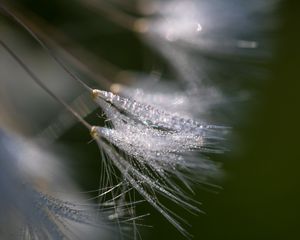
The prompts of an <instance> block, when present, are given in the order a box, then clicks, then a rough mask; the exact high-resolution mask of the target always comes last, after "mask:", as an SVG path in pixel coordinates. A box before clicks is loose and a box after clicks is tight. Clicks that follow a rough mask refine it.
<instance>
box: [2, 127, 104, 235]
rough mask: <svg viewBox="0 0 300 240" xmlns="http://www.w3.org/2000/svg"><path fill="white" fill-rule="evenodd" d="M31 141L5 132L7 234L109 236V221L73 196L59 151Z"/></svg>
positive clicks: (4, 229)
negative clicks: (58, 159) (54, 152)
mask: <svg viewBox="0 0 300 240" xmlns="http://www.w3.org/2000/svg"><path fill="white" fill-rule="evenodd" d="M28 141H29V140H27V141H25V140H23V139H20V138H19V137H16V136H14V135H12V134H8V133H7V132H4V131H3V130H1V131H0V171H1V174H0V191H1V198H0V211H1V216H0V237H1V239H55V240H59V239H96V238H97V237H99V235H100V236H101V237H103V238H107V237H108V231H107V230H106V229H105V223H104V221H103V220H101V218H100V217H99V216H97V214H96V213H95V212H94V213H93V212H92V208H90V207H89V206H88V205H84V204H80V202H81V200H80V198H79V197H75V196H74V195H72V196H71V195H70V193H69V191H71V189H74V186H72V185H73V184H71V183H70V180H68V178H67V177H66V173H65V172H64V170H63V169H61V168H58V166H60V165H59V164H58V165H56V164H55V162H56V160H55V158H54V156H51V155H50V154H49V153H47V152H46V151H43V150H42V149H41V148H40V147H38V146H36V145H34V144H32V143H28ZM53 184H55V185H53ZM61 186H65V187H66V186H67V187H69V188H68V193H66V191H65V193H64V194H63V193H62V192H60V191H59V189H61ZM56 191H58V192H56ZM50 194H51V195H50Z"/></svg>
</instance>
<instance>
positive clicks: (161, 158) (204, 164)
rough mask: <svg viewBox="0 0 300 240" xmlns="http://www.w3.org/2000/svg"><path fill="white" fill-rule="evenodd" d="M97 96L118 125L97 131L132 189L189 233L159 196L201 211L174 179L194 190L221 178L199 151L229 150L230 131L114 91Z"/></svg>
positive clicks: (109, 116) (107, 151)
mask: <svg viewBox="0 0 300 240" xmlns="http://www.w3.org/2000/svg"><path fill="white" fill-rule="evenodd" d="M93 97H94V99H95V101H96V102H97V103H98V104H99V105H100V106H101V108H102V109H103V110H104V112H105V114H106V116H107V118H108V120H110V122H111V123H112V126H113V127H112V128H106V127H93V128H92V136H93V137H94V139H95V140H96V141H97V143H98V144H99V146H100V148H101V150H103V151H104V152H105V153H106V155H107V156H108V157H109V159H110V160H111V161H112V163H113V164H114V165H115V167H116V168H117V169H118V170H119V171H120V172H121V174H122V175H123V176H124V178H125V179H126V180H127V181H128V182H129V183H130V185H131V186H132V187H133V188H135V189H136V190H137V191H138V192H139V193H140V194H141V195H142V196H143V197H144V198H145V199H146V200H147V201H148V202H149V203H150V204H151V205H152V206H153V207H154V208H155V209H156V210H158V211H159V212H160V213H161V214H162V215H163V216H164V217H165V218H166V219H167V220H168V221H170V222H171V223H172V224H173V225H174V226H175V227H176V228H177V229H178V230H179V231H180V232H182V233H183V234H184V235H186V234H187V233H186V231H185V230H184V228H183V227H182V226H181V225H180V223H179V222H177V220H176V217H175V215H174V214H173V213H172V212H171V211H170V210H168V209H167V208H166V207H165V206H164V205H162V204H161V203H160V202H159V200H158V199H157V198H156V196H155V194H154V192H157V193H158V194H161V195H163V196H165V197H167V198H169V199H170V200H172V201H174V202H175V203H177V204H179V205H181V206H183V207H185V208H186V209H187V210H190V211H192V212H199V211H200V210H199V209H198V208H197V207H196V206H195V204H193V201H192V200H191V199H190V198H189V197H188V195H187V194H186V193H185V191H184V190H182V188H181V187H180V184H179V185H178V184H176V183H175V182H176V181H174V178H175V179H177V180H179V181H181V182H182V183H183V184H184V185H185V186H186V187H187V188H188V189H190V190H191V181H190V180H191V179H193V183H196V182H198V183H199V182H201V183H205V182H207V181H209V179H210V178H211V177H215V176H218V174H220V171H219V167H218V165H217V164H215V163H214V162H212V161H210V160H208V159H207V157H205V156H204V155H203V156H202V157H201V156H199V153H212V152H213V153H220V152H223V151H225V149H224V146H223V143H224V140H225V136H226V133H227V132H228V128H226V127H221V126H213V125H203V124H200V123H198V122H197V121H195V120H192V119H188V118H181V117H178V116H177V115H174V114H172V113H170V112H167V111H163V110H160V109H157V108H155V107H152V106H150V105H146V104H142V103H139V102H137V101H134V100H131V99H128V98H123V97H120V96H118V95H115V94H113V93H110V92H105V91H100V90H94V91H93ZM124 154H125V155H124Z"/></svg>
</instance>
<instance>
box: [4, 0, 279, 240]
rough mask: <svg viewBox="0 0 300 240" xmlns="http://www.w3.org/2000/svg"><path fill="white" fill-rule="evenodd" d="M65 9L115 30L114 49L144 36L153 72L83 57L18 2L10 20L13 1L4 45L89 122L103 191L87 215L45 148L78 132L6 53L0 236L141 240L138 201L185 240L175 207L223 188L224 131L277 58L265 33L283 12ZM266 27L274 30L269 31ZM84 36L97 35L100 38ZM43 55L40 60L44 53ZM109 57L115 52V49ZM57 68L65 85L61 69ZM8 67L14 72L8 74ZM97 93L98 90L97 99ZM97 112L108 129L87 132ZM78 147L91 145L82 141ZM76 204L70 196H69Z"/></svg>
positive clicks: (263, 7)
mask: <svg viewBox="0 0 300 240" xmlns="http://www.w3.org/2000/svg"><path fill="white" fill-rule="evenodd" d="M33 2H34V1H33ZM66 2H69V1H66ZM225 2H226V3H225ZM70 3H72V9H71V10H70V11H72V12H73V11H74V12H73V14H75V12H76V8H78V9H80V12H82V9H84V10H85V11H86V12H87V13H89V12H91V13H93V16H94V17H93V18H92V17H91V19H92V20H94V18H95V19H97V21H100V22H101V21H103V22H104V23H106V22H107V26H105V27H103V26H102V27H103V31H104V32H105V37H106V38H108V39H110V37H111V38H112V39H113V38H114V34H115V35H118V34H119V33H122V34H124V33H126V34H128V32H129V34H135V35H136V36H138V39H140V41H141V42H142V43H143V44H144V48H145V49H147V51H148V52H149V53H151V54H149V56H148V55H146V56H145V59H146V60H147V62H151V63H150V67H149V66H147V67H141V66H140V67H137V68H133V69H126V71H125V70H123V69H122V68H126V67H119V66H116V65H117V64H116V65H114V64H115V63H114V61H113V60H111V62H109V61H108V60H106V59H105V58H108V59H113V57H110V56H106V55H105V54H103V55H102V54H101V53H96V52H94V51H93V49H92V47H90V48H89V47H86V48H85V47H82V46H81V44H80V40H76V38H74V37H72V33H65V34H64V33H63V31H59V30H58V29H59V28H56V27H55V26H52V25H51V21H50V22H47V21H43V20H42V18H41V17H38V16H37V15H35V14H34V13H33V12H30V11H29V10H28V9H27V8H26V7H25V8H24V6H22V4H21V3H20V2H19V1H12V3H10V4H9V5H8V7H7V6H6V7H5V5H6V4H7V3H6V1H3V3H2V1H1V2H0V6H1V12H3V19H5V21H6V22H5V23H3V24H2V23H1V27H2V28H1V31H2V32H1V41H3V42H5V43H7V45H9V47H10V48H12V49H13V51H14V52H17V53H18V54H17V55H18V56H19V57H20V59H22V60H23V61H24V62H26V63H28V65H29V64H30V67H29V69H32V71H33V72H34V73H35V72H36V74H37V76H40V77H36V79H39V78H41V80H38V81H41V82H43V84H45V85H46V86H47V87H46V88H47V89H53V90H49V91H50V92H52V93H53V95H55V96H56V97H57V98H58V99H61V100H60V101H61V102H64V103H65V102H66V103H67V105H68V106H69V107H70V108H71V113H72V112H73V115H75V117H76V115H77V114H78V115H81V116H82V117H86V116H87V115H88V114H90V116H89V121H88V122H87V121H86V120H83V119H82V120H81V122H83V123H84V125H85V127H87V128H88V130H89V131H90V134H91V136H92V139H94V140H95V141H96V142H97V144H98V146H99V148H100V152H101V159H100V160H101V164H102V166H101V176H100V187H99V188H100V190H99V193H98V195H97V196H96V198H95V199H96V200H97V199H98V202H97V204H95V205H94V204H91V203H90V202H89V204H87V202H86V201H84V199H83V197H82V196H78V194H76V192H79V191H78V190H77V191H76V187H74V186H75V184H74V185H73V184H72V181H71V180H70V179H69V178H68V177H67V173H66V171H64V168H63V167H61V166H62V165H63V162H64V161H65V160H63V159H60V158H59V159H56V157H53V156H52V153H51V154H50V153H49V150H47V151H44V150H43V149H44V148H43V147H41V146H40V144H37V142H43V143H45V142H46V143H47V144H48V145H50V146H53V145H54V143H53V142H55V141H57V139H59V138H60V137H61V136H62V135H64V134H65V133H66V132H68V131H71V132H72V131H74V132H75V131H76V130H72V129H71V130H70V128H71V127H72V126H73V125H74V123H75V121H74V119H75V118H74V119H72V114H70V113H66V112H65V109H63V108H61V106H57V105H56V104H55V103H53V102H51V101H49V99H48V98H50V97H49V96H47V94H44V92H43V90H42V89H41V88H39V87H38V86H37V85H36V83H37V82H36V80H35V81H32V79H27V78H28V76H24V75H25V73H24V71H23V70H24V67H23V70H22V68H20V66H18V67H15V65H14V64H16V63H15V62H12V61H10V62H9V63H7V62H5V61H6V59H10V60H11V59H12V58H11V56H9V54H7V52H6V53H5V51H2V49H1V59H0V60H1V65H2V62H4V63H3V66H1V72H3V74H1V82H0V84H1V95H0V100H1V106H0V111H1V120H0V123H1V126H0V127H1V129H2V130H1V132H0V134H1V135H0V140H1V141H0V151H1V158H0V169H1V175H0V180H1V182H0V191H1V192H2V193H3V194H2V197H1V199H0V205H1V209H0V210H1V212H3V213H4V214H2V216H5V217H4V218H3V217H0V224H1V226H0V230H1V231H0V236H3V238H4V239H9V238H13V239H15V238H25V239H65V238H67V239H76V238H77V239H99V238H101V239H114V238H118V237H125V238H126V236H127V235H128V231H126V232H123V231H121V229H124V225H126V226H127V227H128V226H130V228H131V230H132V231H131V232H130V234H129V235H130V236H129V238H136V237H138V236H139V233H138V230H137V226H138V225H139V223H138V220H140V219H142V218H143V215H144V214H147V211H146V212H145V211H144V212H143V213H142V215H140V216H139V215H138V213H137V212H136V211H135V204H136V203H139V202H140V201H139V200H137V199H140V198H142V199H144V200H146V201H147V202H148V203H149V204H150V205H151V206H152V207H153V208H154V209H156V210H157V211H158V212H159V213H160V214H161V215H163V216H164V217H165V218H166V219H167V220H168V221H169V222H170V223H171V224H173V225H174V226H175V227H176V228H177V229H178V230H179V232H181V233H182V234H183V235H185V236H187V237H188V236H189V233H188V231H186V229H185V221H184V220H183V219H182V218H181V216H178V214H177V213H176V211H177V210H178V209H177V210H176V207H175V210H173V207H172V208H169V204H170V205H172V202H173V203H175V204H177V205H178V206H180V207H182V208H184V209H186V210H187V211H189V212H192V213H200V212H201V210H200V209H199V208H198V205H199V203H198V202H197V201H195V200H193V198H192V197H191V195H192V194H189V192H191V193H193V192H194V191H193V189H194V188H195V187H197V186H200V185H202V186H214V184H213V182H214V181H215V180H216V179H219V178H220V176H222V175H223V174H222V170H221V164H220V163H218V162H216V161H215V160H214V158H215V157H216V156H217V157H218V156H219V155H220V154H223V153H225V152H226V151H228V150H229V146H230V144H228V139H229V135H230V132H231V127H230V126H231V125H234V124H236V122H237V119H234V118H233V116H234V117H236V116H238V115H239V111H240V110H241V108H240V105H243V102H245V100H247V99H249V98H250V97H251V96H252V95H253V94H255V92H252V89H251V87H250V88H245V87H244V86H252V85H253V84H254V83H253V82H255V81H254V80H256V79H259V78H260V77H261V75H263V72H264V68H263V66H261V65H260V62H261V61H267V59H268V57H269V55H270V54H271V48H270V47H269V46H270V44H269V43H270V41H269V39H267V38H266V37H265V35H264V33H265V32H266V31H270V29H272V26H273V25H272V23H273V22H272V20H271V19H272V18H271V16H272V11H273V8H274V7H275V3H276V1H269V2H268V4H262V3H261V2H260V1H253V2H251V4H250V3H249V4H245V3H242V1H240V2H239V1H231V0H228V1H212V2H210V1H195V0H186V1H176V0H166V1H160V0H153V1H142V0H133V1H121V0H107V1H92V0H86V1H84V0H76V1H75V0H74V1H71V2H70ZM28 4H33V7H34V5H35V4H34V3H30V2H29V3H28ZM57 4H58V6H59V3H57ZM61 4H62V5H63V4H64V3H61ZM73 4H74V5H73ZM25 6H26V4H25ZM3 7H4V8H3ZM62 7H63V6H62ZM6 9H8V11H7V10H6ZM24 9H25V10H24ZM78 9H77V10H78ZM7 15H8V16H9V17H7ZM267 17H268V19H269V21H268V22H267V21H264V20H265V19H266V18H267ZM9 19H10V20H11V19H14V20H15V21H12V22H14V23H16V22H19V26H18V27H16V26H15V25H9V24H8V23H7V22H8V21H10V20H9ZM37 19H38V20H37ZM16 20H17V21H16ZM261 21H263V22H264V24H260V22H261ZM9 23H10V24H11V22H9ZM20 23H21V24H20ZM69 24H70V23H69ZM22 25H23V26H22ZM66 25H67V24H66ZM100 25H101V24H100ZM20 26H21V27H20ZM24 26H25V28H26V27H28V29H29V30H28V29H27V33H29V35H31V36H32V37H33V38H36V40H37V39H38V41H37V42H40V45H41V46H35V47H32V46H30V45H29V44H27V45H26V44H25V43H23V42H22V41H18V40H16V39H17V38H18V36H19V34H20V33H16V32H14V31H16V30H18V31H20V32H22V31H24ZM77 27H78V28H80V26H77ZM13 29H15V30H13ZM82 30H84V29H82ZM89 30H90V31H96V32H97V31H98V32H101V26H100V27H99V29H93V28H91V29H89ZM89 30H87V32H88V31H89ZM68 34H69V35H70V36H68ZM99 34H100V35H99V36H101V33H99ZM95 35H96V34H95ZM95 38H96V40H97V37H95ZM34 44H36V42H35V43H34ZM44 44H45V45H44ZM120 44H122V43H121V42H120ZM72 46H73V47H72ZM37 47H39V48H40V47H42V50H43V51H44V52H43V51H40V52H37V51H36V49H35V48H37ZM108 50H111V51H113V46H111V49H108ZM34 53H35V54H34ZM47 53H48V55H47ZM49 53H50V54H49ZM123 54H124V53H123ZM117 55H122V52H121V53H118V54H117ZM2 56H4V57H2ZM51 57H52V58H51ZM126 57H128V58H130V57H131V56H127V55H126ZM49 59H50V60H49ZM51 59H54V60H55V62H56V63H58V65H60V66H62V67H63V69H64V70H66V71H65V72H62V71H61V69H59V70H58V69H57V68H56V67H57V66H56V67H53V61H51ZM61 59H63V60H61ZM85 59H89V61H85ZM134 61H136V60H134ZM139 61H140V59H139V60H138V62H139ZM64 62H66V63H67V64H68V65H70V67H67V65H65V63H64ZM116 62H117V61H116ZM5 64H7V65H8V68H12V69H14V70H13V71H9V74H7V73H6V72H5ZM95 65H96V66H97V70H95V67H93V66H95ZM12 66H13V67H12ZM16 66H17V65H16ZM237 66H238V67H237ZM149 68H150V69H149ZM99 69H100V70H99ZM215 69H218V71H217V73H216V71H215ZM249 69H255V70H256V71H249ZM233 70H234V71H233ZM245 72H246V73H247V75H246V77H245ZM27 73H28V71H27ZM248 73H249V74H248ZM260 73H262V74H261V75H260ZM77 75H78V76H79V75H80V78H79V77H77ZM23 78H24V79H25V78H26V79H25V80H26V81H25V80H21V79H23ZM224 79H226V81H224ZM33 80H34V79H33ZM91 80H94V81H93V84H91V83H90V82H91ZM241 81H245V82H243V83H241ZM246 81H250V82H246ZM78 83H79V84H78ZM92 85H96V86H97V87H96V88H97V89H93V88H91V87H89V86H92ZM16 86H19V88H20V89H16ZM48 86H49V87H48ZM82 86H83V88H81V87H82ZM24 87H26V88H24ZM22 89H26V91H22ZM98 89H101V90H98ZM10 92H12V94H7V93H10ZM18 92H22V95H20V94H19V93H18ZM50 95H51V94H50ZM32 106H35V107H34V109H35V110H33V109H32ZM97 107H100V108H101V110H102V111H103V114H102V115H101V116H100V120H99V118H98V117H93V118H91V115H93V114H91V113H93V111H94V110H95V109H96V108H97ZM44 109H47V111H46V112H45V113H44V111H45V110H44ZM41 111H43V113H44V114H41ZM97 112H99V111H98V110H97ZM232 113H234V115H232ZM2 116H3V117H2ZM77 118H78V117H77ZM49 119H51V121H50V122H49ZM90 122H93V124H90ZM99 122H101V123H99ZM9 129H13V131H11V130H9ZM11 132H18V133H17V134H11ZM80 134H82V133H80ZM23 135H27V136H29V137H28V138H27V137H26V138H24V137H23ZM79 136H80V137H81V135H79ZM80 137H79V138H80ZM77 138H78V136H77ZM31 142H32V143H31ZM81 143H82V145H84V144H85V143H86V142H85V139H84V137H83V138H82V141H81ZM15 149H17V151H16V150H15ZM49 149H51V147H49ZM95 158H96V157H95ZM98 158H99V157H98ZM48 164H49V166H48ZM2 171H3V172H2ZM84 177H85V176H82V178H84ZM59 185H62V186H64V185H65V186H64V187H59V188H58V187H57V186H59ZM65 189H68V191H66V190H65ZM70 190H72V191H70ZM71 192H74V194H71V195H69V193H71ZM136 193H138V194H136ZM2 208H3V209H2ZM128 223H130V224H128ZM131 223H132V224H131ZM15 229H18V231H15ZM116 230H117V231H118V230H119V231H118V234H115V233H114V232H115V231H116ZM14 233H16V234H14ZM113 233H114V234H113ZM12 234H14V235H12Z"/></svg>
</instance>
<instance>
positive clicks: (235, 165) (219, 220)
mask: <svg viewBox="0 0 300 240" xmlns="http://www.w3.org/2000/svg"><path fill="white" fill-rule="evenodd" d="M1 2H4V3H6V4H7V6H9V9H11V11H12V12H13V13H14V14H15V15H17V16H18V17H19V18H20V19H21V20H22V21H23V22H24V23H25V24H27V25H28V26H30V28H31V29H32V30H33V31H34V32H36V33H37V34H38V35H39V36H40V37H41V38H42V39H43V41H44V42H46V43H47V45H48V46H50V48H51V49H52V50H53V51H54V52H56V54H57V55H59V56H60V58H61V59H63V61H64V62H65V63H66V64H67V65H68V66H69V67H70V68H71V69H72V70H73V71H74V72H76V74H78V75H79V76H80V77H81V78H82V79H83V80H84V81H85V82H87V83H89V84H90V85H91V86H95V87H98V88H101V89H104V90H113V91H115V92H118V91H120V88H122V87H123V86H126V87H132V88H135V87H137V86H146V89H147V90H149V91H150V93H151V91H154V90H151V89H155V87H153V86H155V84H156V83H157V82H158V81H159V80H160V81H162V82H164V84H165V85H167V86H168V85H170V86H173V85H176V89H180V90H182V91H183V92H188V91H186V89H187V88H188V87H186V86H189V85H190V84H192V85H191V86H193V84H196V85H197V84H200V85H201V84H202V85H203V86H205V91H204V95H205V96H206V98H205V101H204V100H203V99H200V98H199V99H198V98H196V99H197V100H195V101H194V102H193V105H192V106H193V108H194V110H193V111H194V113H195V115H196V117H200V118H201V119H205V121H207V122H212V123H214V124H222V125H229V126H232V128H233V134H232V137H231V139H230V141H231V144H230V148H231V151H229V153H226V154H224V155H222V156H214V157H213V158H214V159H213V160H214V161H220V162H222V164H223V168H224V175H225V176H224V178H223V179H222V180H221V181H219V182H218V184H219V185H220V186H221V187H222V190H218V191H217V193H214V192H211V191H208V190H205V189H201V188H198V189H197V186H196V187H195V199H197V200H198V201H200V202H202V206H201V209H202V210H203V211H204V212H205V214H203V215H199V216H193V215H191V214H188V213H186V212H185V211H184V210H182V209H177V210H176V212H177V213H179V214H180V215H181V216H183V217H184V218H185V219H186V220H187V221H188V222H189V223H190V224H191V227H187V230H188V231H189V232H190V233H191V234H192V235H193V236H194V237H193V239H208V240H214V239H231V240H233V239H297V237H300V233H299V217H300V207H299V202H300V187H299V185H300V177H299V175H300V174H299V169H300V154H299V139H298V137H299V135H298V134H300V132H299V120H300V119H299V109H300V106H299V105H300V101H299V92H300V83H299V81H300V79H299V67H300V57H299V56H300V48H299V42H300V31H299V26H298V25H299V22H300V19H299V16H298V15H299V13H300V8H299V7H300V6H299V5H300V4H299V3H297V1H288V0H285V1H284V0H282V1H270V2H269V3H265V4H263V3H260V1H250V2H249V3H245V2H244V1H241V0H240V1H238V0H223V1H217V0H215V1H208V0H199V1H196V3H195V1H194V3H195V4H194V5H193V8H192V9H184V8H181V9H179V15H178V16H186V15H189V13H191V12H195V13H196V17H199V18H200V20H202V22H201V21H200V23H201V25H197V26H196V27H197V29H198V30H199V31H202V29H203V32H204V34H205V37H206V38H205V39H206V41H197V42H196V43H195V42H194V41H190V39H194V38H193V36H189V32H188V31H187V32H183V35H184V37H185V38H186V39H185V38H184V37H181V36H179V35H180V33H178V32H176V31H175V30H178V29H177V28H174V29H175V30H174V29H173V28H172V32H171V33H172V34H173V35H170V34H169V32H168V34H167V35H160V34H161V32H160V31H159V29H160V27H161V26H164V25H163V24H164V21H166V22H167V23H169V22H170V21H168V17H170V16H172V17H174V16H173V15H172V14H170V13H169V12H171V13H175V9H176V8H174V9H173V8H171V6H173V5H174V6H176V4H179V5H180V4H183V3H185V2H186V1H171V0H168V1H150V0H149V1H145V0H126V1H125V0H123V1H122V0H110V1H109V0H107V1H100V0H99V1H93V0H86V1H84V0H64V1H59V0H51V1H49V0H45V1H37V0H23V1H17V0H12V1H1ZM187 2H189V1H187ZM166 3H172V4H173V5H172V4H170V5H167V4H166ZM169 7H170V8H169ZM187 10H190V12H187ZM198 13H199V15H197V14H198ZM176 16H177V15H175V17H176ZM150 19H151V21H150ZM160 19H162V22H159V20H160ZM202 23H203V24H202ZM175 26H177V27H178V25H176V23H175ZM206 27H207V29H208V30H207V32H205V30H206ZM153 29H154V30H153ZM185 29H186V28H185ZM174 31H175V33H176V34H178V36H177V35H176V34H174ZM178 31H179V30H178ZM161 36H163V37H162V38H164V37H165V38H166V40H167V41H168V42H171V43H173V42H176V41H177V39H176V38H180V40H182V41H181V42H180V44H182V45H180V44H179V45H178V46H177V45H175V47H174V45H166V46H165V45H164V42H163V41H162V40H159V38H160V37H161ZM0 37H1V40H3V41H5V42H6V43H7V44H8V45H9V46H10V47H11V48H12V49H13V50H14V51H16V52H17V54H18V55H19V56H20V57H22V59H23V60H24V61H25V62H26V63H27V64H28V66H30V68H31V69H33V70H34V72H36V74H37V75H39V77H40V78H41V79H42V80H43V81H44V82H45V83H46V84H47V86H49V88H51V89H52V91H53V92H55V94H57V95H58V96H60V97H62V98H63V99H65V100H66V101H68V102H69V103H70V104H71V105H72V107H73V108H74V109H75V110H76V111H78V112H80V114H81V115H83V116H86V119H87V120H88V121H89V122H92V123H93V124H94V125H95V124H98V125H102V124H103V119H101V118H99V117H98V115H101V110H100V109H98V108H97V106H96V105H94V104H93V103H92V102H91V101H90V100H89V98H88V97H87V96H86V94H85V91H84V89H82V87H81V86H80V85H79V84H78V83H76V82H74V80H72V78H70V76H69V75H68V74H67V73H66V72H65V71H63V70H62V68H61V67H60V66H59V65H58V64H57V63H56V62H55V61H54V60H53V59H52V58H51V57H50V56H49V55H48V54H47V52H46V51H45V50H43V49H42V48H41V46H39V45H38V44H37V43H36V41H34V39H32V37H31V36H30V35H29V34H28V33H26V31H24V29H23V28H22V27H20V26H19V25H18V24H16V23H15V22H14V21H12V19H11V18H10V17H8V16H7V14H5V13H3V12H2V11H1V15H0ZM174 38H175V40H174ZM231 43H232V44H231ZM237 44H238V45H239V46H238V48H236V46H237ZM170 46H171V47H172V48H170V49H171V50H172V51H173V50H174V51H173V53H175V55H174V54H173V55H172V54H170V53H171V51H169V49H168V47H170ZM182 51H184V54H185V55H184V54H181V53H182ZM183 57H186V59H192V60H191V63H190V64H188V66H186V65H184V63H183V62H182V61H179V60H180V58H183ZM176 60H178V61H176ZM199 66H200V67H199ZM180 67H182V69H184V70H182V71H181V70H180ZM188 67H191V70H190V69H189V68H188ZM192 67H194V68H192ZM194 69H196V70H197V71H196V70H195V71H194ZM176 70H177V71H176ZM195 78H196V79H198V78H199V79H200V80H199V82H200V83H198V82H197V81H198V80H195ZM161 79H163V80H161ZM148 82H151V87H149V88H148V85H147V84H148ZM120 84H121V85H120ZM202 85H201V86H202ZM197 86H198V85H197ZM196 88H197V87H196ZM212 89H213V90H212ZM208 90H209V91H208ZM201 93H202V92H201V91H200V94H201ZM187 94H189V92H188V93H187ZM187 96H190V95H187ZM193 96H194V95H193ZM201 96H203V95H201ZM216 99H217V101H216V102H217V103H215V102H214V100H216ZM198 100H199V105H198V102H197V101H198ZM0 101H1V102H0V116H1V120H0V122H1V126H2V127H4V128H10V129H13V130H14V131H16V132H18V133H20V134H22V135H25V136H30V137H33V136H35V137H36V136H43V137H46V138H48V139H49V140H50V141H53V142H59V143H60V144H61V145H63V146H64V148H65V149H66V150H65V151H66V154H67V155H68V156H69V158H68V159H71V160H69V161H68V162H67V165H68V168H69V170H70V172H71V175H72V177H73V178H74V179H75V181H76V182H77V183H78V184H79V185H80V186H81V189H82V190H83V191H89V190H91V189H97V188H98V186H99V174H100V173H101V171H100V168H101V164H100V163H99V162H100V161H101V158H100V155H99V150H98V148H97V146H96V144H93V143H90V144H89V141H90V140H91V138H90V136H89V133H88V132H87V131H86V130H85V128H84V127H83V126H81V125H80V124H79V123H77V122H76V121H75V120H74V119H73V117H72V116H70V115H69V114H68V113H67V112H65V111H64V109H62V108H61V106H60V105H58V104H56V103H55V102H54V101H52V99H51V98H50V97H49V96H48V95H47V94H46V93H45V92H43V91H42V90H41V89H39V88H38V87H37V86H36V85H35V84H34V83H33V82H32V81H31V80H30V78H29V77H28V76H27V75H26V74H25V73H24V72H23V71H22V69H21V68H20V67H19V66H18V65H17V63H15V62H14V60H13V59H11V57H10V56H9V55H8V54H7V53H6V52H5V51H4V50H3V49H0ZM200 101H201V102H200ZM204 102H205V103H207V104H204V105H205V106H204V107H203V106H202V105H201V104H202V103H204ZM211 102H213V104H211ZM200 105H201V107H203V109H201V110H200V109H198V110H199V112H198V110H197V109H196V108H197V106H199V108H200ZM174 208H176V207H175V206H174ZM137 212H138V213H140V214H143V213H148V212H150V213H151V215H150V216H149V217H146V218H145V219H144V223H145V225H151V226H153V227H151V228H149V227H141V228H140V234H141V236H142V239H166V238H168V239H185V238H184V237H183V236H181V235H180V233H179V232H177V231H176V229H174V227H173V226H171V225H170V224H169V223H168V222H167V221H166V220H165V219H164V218H163V217H162V216H160V215H159V214H158V213H157V212H156V211H154V210H153V209H152V208H151V207H150V206H149V205H147V204H142V205H139V206H137Z"/></svg>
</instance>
